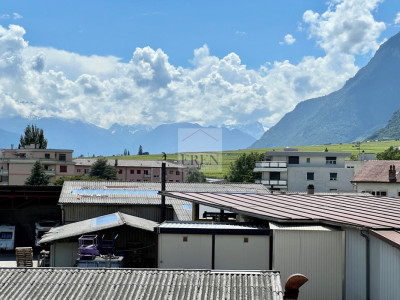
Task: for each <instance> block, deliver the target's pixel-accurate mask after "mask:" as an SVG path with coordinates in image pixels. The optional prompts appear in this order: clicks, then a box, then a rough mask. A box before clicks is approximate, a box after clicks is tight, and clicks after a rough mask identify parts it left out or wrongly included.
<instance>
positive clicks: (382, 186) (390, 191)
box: [357, 182, 400, 198]
mask: <svg viewBox="0 0 400 300" xmlns="http://www.w3.org/2000/svg"><path fill="white" fill-rule="evenodd" d="M366 191H368V192H373V191H374V192H378V191H379V192H386V193H387V194H386V196H387V197H395V198H399V192H400V182H398V183H379V182H359V183H357V192H358V193H361V192H366Z"/></svg>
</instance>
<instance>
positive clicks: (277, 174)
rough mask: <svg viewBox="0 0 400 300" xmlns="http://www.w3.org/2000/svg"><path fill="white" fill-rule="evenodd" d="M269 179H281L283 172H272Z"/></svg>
mask: <svg viewBox="0 0 400 300" xmlns="http://www.w3.org/2000/svg"><path fill="white" fill-rule="evenodd" d="M269 180H281V173H280V172H270V173H269Z"/></svg>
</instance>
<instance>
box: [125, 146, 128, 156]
mask: <svg viewBox="0 0 400 300" xmlns="http://www.w3.org/2000/svg"><path fill="white" fill-rule="evenodd" d="M124 155H125V156H127V155H128V150H126V148H125V150H124Z"/></svg>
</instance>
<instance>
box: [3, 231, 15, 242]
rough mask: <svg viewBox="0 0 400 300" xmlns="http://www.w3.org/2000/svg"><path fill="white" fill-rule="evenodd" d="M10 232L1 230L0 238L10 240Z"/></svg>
mask: <svg viewBox="0 0 400 300" xmlns="http://www.w3.org/2000/svg"><path fill="white" fill-rule="evenodd" d="M12 236H13V234H12V232H8V231H2V232H0V239H2V240H11V239H12Z"/></svg>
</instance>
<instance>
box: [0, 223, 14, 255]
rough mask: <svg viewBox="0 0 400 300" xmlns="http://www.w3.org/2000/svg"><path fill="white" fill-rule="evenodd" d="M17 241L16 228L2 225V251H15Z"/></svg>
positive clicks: (0, 242) (0, 245)
mask: <svg viewBox="0 0 400 300" xmlns="http://www.w3.org/2000/svg"><path fill="white" fill-rule="evenodd" d="M14 241H15V226H14V225H0V250H13V249H14Z"/></svg>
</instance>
